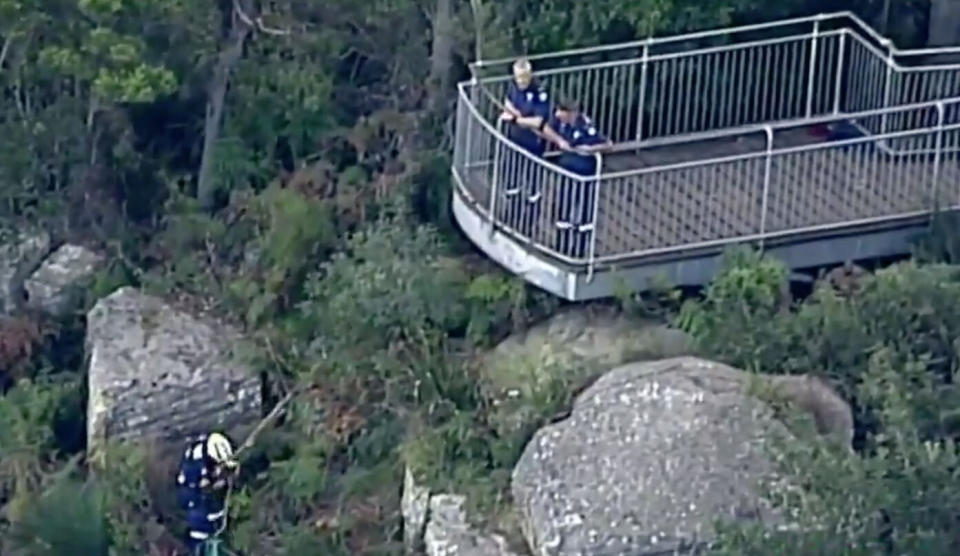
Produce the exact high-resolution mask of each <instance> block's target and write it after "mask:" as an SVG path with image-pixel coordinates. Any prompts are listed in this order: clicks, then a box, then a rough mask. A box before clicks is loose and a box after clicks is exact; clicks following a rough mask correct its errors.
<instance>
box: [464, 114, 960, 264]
mask: <svg viewBox="0 0 960 556" xmlns="http://www.w3.org/2000/svg"><path fill="white" fill-rule="evenodd" d="M826 143H827V141H826V139H825V138H824V137H823V135H822V134H818V133H817V130H816V128H812V127H807V128H799V129H791V130H788V131H784V132H779V133H777V134H776V135H775V137H774V148H775V149H782V148H790V147H799V146H804V145H811V146H812V145H818V144H824V145H826ZM765 148H766V139H765V136H764V135H763V134H762V133H761V134H757V133H754V134H749V135H740V136H733V137H727V138H723V139H712V140H705V141H698V142H688V143H682V144H678V145H666V146H659V147H648V148H643V149H640V150H630V151H624V152H619V153H615V154H610V155H608V156H607V158H606V159H605V163H604V172H605V173H611V172H626V171H629V170H634V169H639V168H654V167H663V166H665V165H675V164H683V163H695V162H696V161H709V160H710V159H716V158H721V157H728V156H729V157H733V156H736V155H745V154H750V153H756V154H757V155H758V156H755V157H753V158H746V159H743V158H741V159H738V160H731V161H729V162H723V163H710V164H703V165H698V164H695V165H692V166H687V167H680V168H675V169H666V170H656V171H653V172H651V173H647V174H635V175H629V176H624V177H620V178H618V177H605V178H604V180H603V182H602V185H601V188H600V192H599V197H598V198H599V206H598V214H597V239H596V242H597V243H596V256H597V257H598V258H602V257H604V256H607V255H614V254H624V253H631V252H634V253H638V254H639V253H642V252H644V251H648V250H654V249H663V248H670V247H677V246H683V245H696V244H700V243H703V242H710V241H716V240H723V239H729V238H736V237H743V236H750V235H752V234H759V233H761V232H763V231H765V232H768V233H770V232H786V231H790V230H797V229H803V228H807V227H811V226H822V225H831V224H842V223H847V222H855V221H858V220H862V219H867V218H871V217H874V216H876V215H880V214H887V215H889V214H900V213H909V212H912V211H922V210H927V209H929V208H930V207H931V206H932V205H933V202H934V198H935V195H936V190H937V187H936V185H939V191H940V198H941V199H946V200H949V201H950V202H957V201H958V200H960V198H958V193H957V189H958V187H960V168H958V165H957V164H956V159H955V157H942V158H941V160H940V161H939V164H938V165H937V166H938V168H939V170H938V171H937V172H938V177H937V179H936V182H935V181H934V172H935V170H934V166H935V163H934V157H933V155H932V154H916V155H898V156H895V155H890V154H887V153H886V152H884V151H883V150H881V149H879V148H877V146H876V144H875V142H872V141H868V142H863V143H858V144H854V145H850V146H848V147H845V148H842V149H841V148H813V149H809V150H800V151H796V152H790V153H784V154H780V155H777V156H774V157H772V158H771V160H770V181H769V186H768V187H769V196H768V198H767V213H766V218H765V219H764V218H763V217H762V214H763V208H764V207H763V188H764V176H765V173H766V164H767V157H766V156H763V153H764V152H765ZM489 176H490V172H489V171H488V170H484V169H481V170H480V171H477V172H474V173H472V174H471V177H470V178H469V179H468V180H466V182H467V187H468V188H469V190H470V192H471V195H472V196H473V197H474V198H475V199H476V200H477V201H479V202H480V203H481V206H484V207H486V206H488V205H489V189H488V188H489V184H488V183H486V182H487V181H489ZM564 186H566V187H571V183H570V182H564V183H561V184H557V185H555V186H553V187H551V186H550V181H549V180H547V185H545V186H544V188H543V193H544V195H543V198H542V199H541V201H540V203H542V205H541V207H548V208H547V209H543V208H542V209H541V211H540V214H539V218H538V222H537V223H536V225H535V226H534V231H533V233H532V234H531V235H532V236H533V239H534V241H536V242H537V243H539V244H540V245H543V246H545V247H547V248H550V249H554V250H560V251H561V252H562V251H563V248H564V246H563V245H559V244H558V241H559V240H558V238H557V234H556V233H555V229H556V226H555V219H556V214H555V213H554V212H555V211H553V210H550V209H549V207H551V206H552V205H555V204H556V201H555V199H556V197H557V194H558V193H559V191H558V188H559V187H564ZM502 201H503V199H502V197H501V198H500V199H498V203H502ZM508 220H509V219H508Z"/></svg>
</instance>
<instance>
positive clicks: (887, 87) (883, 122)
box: [880, 39, 893, 147]
mask: <svg viewBox="0 0 960 556" xmlns="http://www.w3.org/2000/svg"><path fill="white" fill-rule="evenodd" d="M883 45H884V46H885V47H886V48H887V59H886V62H887V77H886V79H885V80H884V83H883V106H882V107H881V108H890V95H891V94H893V91H892V90H891V89H892V87H893V42H892V41H890V40H887V39H884V41H883ZM886 132H887V113H886V112H884V113H883V114H882V115H881V116H880V135H883V134H884V133H886ZM880 143H881V144H882V145H883V146H884V147H886V144H887V141H886V140H885V139H883V140H881V141H880Z"/></svg>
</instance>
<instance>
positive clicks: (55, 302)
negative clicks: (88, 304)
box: [24, 244, 103, 316]
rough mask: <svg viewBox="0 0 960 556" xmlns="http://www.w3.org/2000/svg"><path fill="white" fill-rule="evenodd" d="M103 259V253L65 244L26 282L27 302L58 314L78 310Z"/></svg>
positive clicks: (28, 304)
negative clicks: (85, 288) (84, 291)
mask: <svg viewBox="0 0 960 556" xmlns="http://www.w3.org/2000/svg"><path fill="white" fill-rule="evenodd" d="M102 262H103V257H102V256H101V255H99V254H97V253H94V252H93V251H90V250H89V249H86V248H84V247H80V246H77V245H70V244H67V245H63V246H61V247H60V248H59V249H57V250H56V251H54V252H53V253H52V254H51V255H50V256H49V257H47V258H46V259H45V260H44V261H43V262H42V263H41V264H40V268H38V269H37V270H36V272H34V273H33V274H32V275H31V276H30V278H28V279H27V280H26V282H25V283H24V289H25V290H26V292H27V306H28V307H30V308H31V309H35V310H39V311H44V312H46V313H49V314H51V315H55V316H64V315H66V314H68V313H69V312H71V311H74V310H76V309H77V307H78V306H79V303H80V302H81V301H82V299H83V297H82V294H83V288H84V287H86V286H87V285H88V284H89V282H90V280H91V279H92V278H93V275H94V273H95V272H96V271H97V268H98V267H99V266H100V264H101V263H102Z"/></svg>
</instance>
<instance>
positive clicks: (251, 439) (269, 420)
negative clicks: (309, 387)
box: [236, 388, 306, 456]
mask: <svg viewBox="0 0 960 556" xmlns="http://www.w3.org/2000/svg"><path fill="white" fill-rule="evenodd" d="M305 390H306V389H305V388H297V389H294V390H291V391H290V392H289V393H288V394H287V395H286V396H284V397H283V399H281V400H280V401H279V402H277V405H275V406H274V407H273V409H272V410H270V413H269V414H267V416H266V417H264V418H263V419H261V420H260V422H259V423H257V426H256V427H255V428H254V429H253V431H252V432H251V433H250V434H249V435H247V439H246V440H244V441H243V444H241V445H240V448H238V449H237V451H236V455H237V456H239V455H240V454H241V453H242V452H243V451H245V450H247V449H249V448H251V447H253V444H254V443H255V442H256V440H257V436H259V435H260V433H261V432H263V430H264V429H266V428H267V427H269V426H270V425H272V424H273V423H275V422H276V420H277V419H279V418H280V416H281V415H283V412H284V411H285V410H286V407H287V405H288V404H289V403H290V401H291V400H293V398H295V397H296V396H297V395H298V394H300V393H301V392H303V391H305Z"/></svg>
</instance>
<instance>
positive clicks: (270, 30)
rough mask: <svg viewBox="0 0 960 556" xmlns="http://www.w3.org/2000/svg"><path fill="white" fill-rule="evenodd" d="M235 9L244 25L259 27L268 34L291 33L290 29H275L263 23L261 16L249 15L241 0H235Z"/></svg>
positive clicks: (281, 34)
mask: <svg viewBox="0 0 960 556" xmlns="http://www.w3.org/2000/svg"><path fill="white" fill-rule="evenodd" d="M233 10H234V12H236V14H237V17H238V18H240V21H242V22H243V23H244V25H246V26H247V27H250V28H253V29H258V30H260V31H261V32H263V33H266V34H268V35H278V36H284V35H289V34H290V30H289V29H286V30H285V29H275V28H273V27H267V26H266V25H264V24H263V18H261V17H259V16H257V18H256V19H251V18H250V16H248V15H247V14H246V12H244V11H243V8H242V7H241V6H240V0H233Z"/></svg>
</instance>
